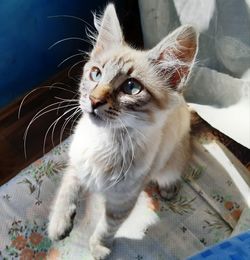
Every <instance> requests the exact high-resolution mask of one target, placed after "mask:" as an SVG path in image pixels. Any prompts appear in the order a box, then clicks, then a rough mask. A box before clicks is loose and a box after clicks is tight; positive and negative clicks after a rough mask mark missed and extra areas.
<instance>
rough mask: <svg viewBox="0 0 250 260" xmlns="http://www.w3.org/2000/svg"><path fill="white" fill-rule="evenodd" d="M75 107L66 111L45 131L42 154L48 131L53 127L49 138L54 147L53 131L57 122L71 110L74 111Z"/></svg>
mask: <svg viewBox="0 0 250 260" xmlns="http://www.w3.org/2000/svg"><path fill="white" fill-rule="evenodd" d="M76 108H77V107H73V108H70V109H68V110H67V111H66V112H64V113H63V114H62V115H61V116H60V117H59V118H57V119H56V120H55V121H54V122H53V123H52V124H51V125H50V126H49V127H48V129H47V131H46V133H45V136H44V140H43V153H45V149H46V140H47V136H48V133H49V131H50V129H51V128H52V127H53V131H52V135H51V138H52V144H53V146H54V138H53V137H54V130H55V127H56V124H57V123H58V122H59V120H60V119H61V118H62V117H63V116H65V115H66V114H68V113H69V112H71V111H72V110H73V109H76Z"/></svg>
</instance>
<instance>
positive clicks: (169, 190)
mask: <svg viewBox="0 0 250 260" xmlns="http://www.w3.org/2000/svg"><path fill="white" fill-rule="evenodd" d="M180 188H181V183H180V181H178V182H176V183H173V184H172V185H170V186H164V187H161V186H159V192H160V196H161V198H162V199H164V200H171V199H173V198H174V197H176V195H177V194H178V193H179V191H180Z"/></svg>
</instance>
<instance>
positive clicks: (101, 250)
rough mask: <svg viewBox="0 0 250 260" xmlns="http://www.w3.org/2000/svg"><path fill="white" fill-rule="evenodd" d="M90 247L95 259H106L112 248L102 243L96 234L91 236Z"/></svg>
mask: <svg viewBox="0 0 250 260" xmlns="http://www.w3.org/2000/svg"><path fill="white" fill-rule="evenodd" d="M89 248H90V252H91V254H92V256H93V257H94V259H95V260H105V259H107V257H108V256H109V255H110V253H111V249H110V248H109V247H106V246H104V245H103V244H101V243H100V241H99V240H98V239H96V237H95V236H92V237H91V238H90V240H89Z"/></svg>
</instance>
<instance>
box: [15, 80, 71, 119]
mask: <svg viewBox="0 0 250 260" xmlns="http://www.w3.org/2000/svg"><path fill="white" fill-rule="evenodd" d="M54 84H62V85H65V86H68V85H66V84H64V83H60V82H59V83H54ZM54 84H52V85H48V86H42V87H39V88H35V89H33V90H31V91H30V92H29V93H28V94H26V95H25V96H24V98H23V99H22V101H21V103H20V106H19V109H18V119H20V115H21V109H22V106H23V104H24V102H25V100H26V99H27V98H28V96H30V95H31V94H32V93H34V92H35V91H37V90H41V89H44V88H50V89H53V88H55V89H61V90H64V91H68V92H70V93H74V94H75V93H76V92H74V91H72V90H69V89H65V88H62V87H58V86H55V85H54Z"/></svg>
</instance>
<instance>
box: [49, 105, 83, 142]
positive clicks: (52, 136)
mask: <svg viewBox="0 0 250 260" xmlns="http://www.w3.org/2000/svg"><path fill="white" fill-rule="evenodd" d="M79 109H80V108H79V106H78V105H76V111H78V110H79ZM74 113H75V112H74ZM56 124H57V123H56ZM56 124H55V125H54V126H53V129H52V135H51V139H52V144H53V145H54V131H55V128H56Z"/></svg>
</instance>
